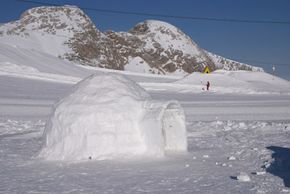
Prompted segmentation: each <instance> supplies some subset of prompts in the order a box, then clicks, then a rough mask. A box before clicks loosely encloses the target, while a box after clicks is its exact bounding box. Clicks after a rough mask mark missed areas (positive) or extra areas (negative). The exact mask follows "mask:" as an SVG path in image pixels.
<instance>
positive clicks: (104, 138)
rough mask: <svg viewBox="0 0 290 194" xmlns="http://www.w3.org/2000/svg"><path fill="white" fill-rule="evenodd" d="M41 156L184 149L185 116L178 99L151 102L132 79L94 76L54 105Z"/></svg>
mask: <svg viewBox="0 0 290 194" xmlns="http://www.w3.org/2000/svg"><path fill="white" fill-rule="evenodd" d="M43 138H44V146H43V148H42V150H41V152H40V157H41V158H44V159H47V160H88V159H93V160H104V159H114V158H131V157H135V156H149V157H160V156H164V155H165V154H166V153H167V152H179V151H182V152H184V151H186V150H187V140H186V127H185V116H184V112H183V109H182V107H181V106H180V104H179V103H178V102H177V101H169V102H159V101H153V100H152V99H151V97H150V95H149V94H148V93H147V92H146V91H145V90H144V89H143V88H141V87H140V86H139V85H137V84H136V83H135V82H133V81H131V80H129V79H127V78H125V77H124V76H121V75H116V74H105V75H92V76H90V77H88V78H86V79H85V80H83V81H81V82H80V83H78V84H77V85H76V86H75V88H74V90H73V91H72V92H71V93H70V94H69V95H68V96H66V97H64V98H63V99H62V100H60V101H59V102H58V103H57V104H56V105H55V108H54V111H53V113H52V115H51V117H50V118H49V121H48V123H47V125H46V127H45V130H44V134H43Z"/></svg>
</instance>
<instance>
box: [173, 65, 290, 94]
mask: <svg viewBox="0 0 290 194" xmlns="http://www.w3.org/2000/svg"><path fill="white" fill-rule="evenodd" d="M207 81H209V82H210V84H211V87H210V91H212V92H218V93H243V94H255V93H260V94H262V93H277V94H280V93H283V94H290V82H289V81H286V80H284V79H281V78H279V77H276V76H273V75H270V74H268V73H265V72H252V71H225V70H217V71H215V72H213V73H211V74H203V73H193V74H191V75H188V76H186V77H185V78H184V79H181V80H179V81H177V82H176V83H178V84H186V85H193V86H194V87H195V88H196V87H197V91H196V92H198V91H199V90H200V89H201V90H202V89H205V88H206V87H205V85H206V82H207Z"/></svg>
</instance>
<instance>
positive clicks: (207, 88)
mask: <svg viewBox="0 0 290 194" xmlns="http://www.w3.org/2000/svg"><path fill="white" fill-rule="evenodd" d="M209 86H210V83H209V81H207V83H206V90H209Z"/></svg>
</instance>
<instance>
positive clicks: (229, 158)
mask: <svg viewBox="0 0 290 194" xmlns="http://www.w3.org/2000/svg"><path fill="white" fill-rule="evenodd" d="M228 160H236V157H234V156H230V157H228Z"/></svg>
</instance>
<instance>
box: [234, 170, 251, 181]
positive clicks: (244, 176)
mask: <svg viewBox="0 0 290 194" xmlns="http://www.w3.org/2000/svg"><path fill="white" fill-rule="evenodd" d="M237 180H238V181H241V182H250V181H251V178H250V177H249V175H248V174H247V173H245V172H241V173H240V174H239V175H238V176H237Z"/></svg>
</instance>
